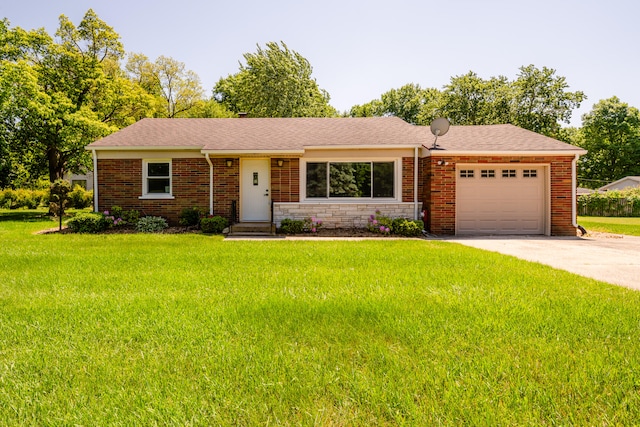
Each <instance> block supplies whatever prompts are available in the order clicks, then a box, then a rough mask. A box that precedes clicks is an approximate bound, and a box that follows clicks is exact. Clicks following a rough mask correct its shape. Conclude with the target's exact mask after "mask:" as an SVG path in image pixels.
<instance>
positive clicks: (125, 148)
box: [84, 145, 202, 151]
mask: <svg viewBox="0 0 640 427" xmlns="http://www.w3.org/2000/svg"><path fill="white" fill-rule="evenodd" d="M84 149H85V150H88V151H92V150H95V151H200V150H202V146H201V145H198V146H192V147H189V146H185V145H176V146H168V145H163V146H154V147H150V146H129V145H127V146H119V147H114V146H109V147H100V146H97V147H95V146H94V147H92V146H86V147H85V148H84Z"/></svg>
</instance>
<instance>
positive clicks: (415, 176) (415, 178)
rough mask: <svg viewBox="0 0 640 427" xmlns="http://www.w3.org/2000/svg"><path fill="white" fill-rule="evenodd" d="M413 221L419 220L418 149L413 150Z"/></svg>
mask: <svg viewBox="0 0 640 427" xmlns="http://www.w3.org/2000/svg"><path fill="white" fill-rule="evenodd" d="M413 204H414V206H413V219H414V220H417V219H418V218H419V217H418V215H419V212H418V211H419V208H418V147H415V148H414V150H413Z"/></svg>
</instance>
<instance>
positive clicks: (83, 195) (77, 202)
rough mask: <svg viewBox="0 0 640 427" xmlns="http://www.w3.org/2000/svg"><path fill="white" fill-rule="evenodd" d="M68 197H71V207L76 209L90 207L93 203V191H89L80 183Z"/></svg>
mask: <svg viewBox="0 0 640 427" xmlns="http://www.w3.org/2000/svg"><path fill="white" fill-rule="evenodd" d="M67 197H69V205H70V207H74V208H76V209H84V208H88V207H89V206H91V204H92V203H93V191H87V190H85V189H84V188H82V187H80V186H79V185H76V186H75V187H73V190H72V191H71V192H70V193H69V195H68V196H67Z"/></svg>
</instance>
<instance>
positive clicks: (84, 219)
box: [67, 212, 109, 233]
mask: <svg viewBox="0 0 640 427" xmlns="http://www.w3.org/2000/svg"><path fill="white" fill-rule="evenodd" d="M67 225H68V226H69V228H70V229H71V230H73V232H74V233H100V232H102V231H104V230H106V229H107V228H109V222H108V221H107V220H106V218H105V216H104V215H103V214H101V213H97V212H89V213H81V214H78V215H76V216H74V217H73V218H71V219H70V220H69V221H68V222H67Z"/></svg>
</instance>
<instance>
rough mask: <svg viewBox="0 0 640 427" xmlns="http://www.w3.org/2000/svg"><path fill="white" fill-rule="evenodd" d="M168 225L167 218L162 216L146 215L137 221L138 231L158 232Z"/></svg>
mask: <svg viewBox="0 0 640 427" xmlns="http://www.w3.org/2000/svg"><path fill="white" fill-rule="evenodd" d="M168 226H169V224H167V220H166V219H164V218H162V217H160V216H144V217H142V218H140V219H139V220H138V222H136V231H139V232H141V233H157V232H159V231H162V230H164V229H165V228H167V227H168Z"/></svg>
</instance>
